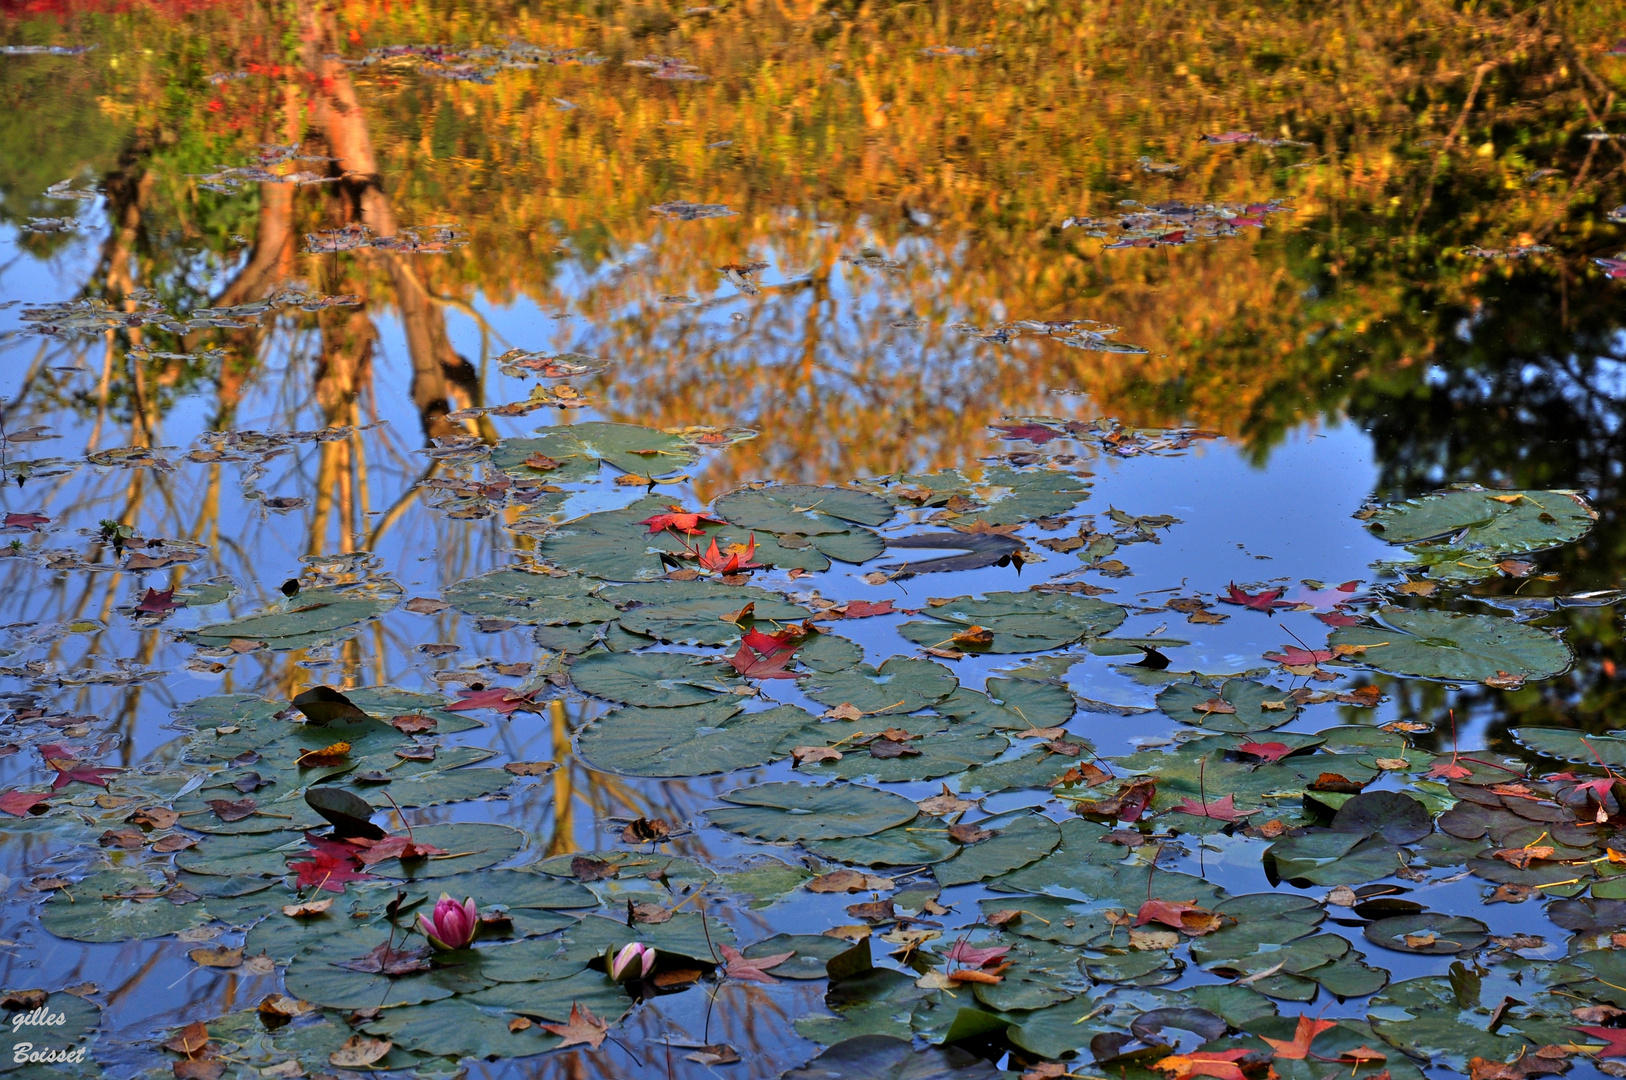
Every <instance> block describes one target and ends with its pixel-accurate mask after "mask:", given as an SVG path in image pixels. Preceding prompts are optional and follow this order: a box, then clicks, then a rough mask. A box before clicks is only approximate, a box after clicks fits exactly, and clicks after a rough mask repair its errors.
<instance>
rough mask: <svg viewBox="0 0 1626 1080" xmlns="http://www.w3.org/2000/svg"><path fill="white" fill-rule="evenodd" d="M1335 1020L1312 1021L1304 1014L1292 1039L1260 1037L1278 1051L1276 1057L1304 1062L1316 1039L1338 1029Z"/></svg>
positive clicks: (1300, 1015) (1300, 1017)
mask: <svg viewBox="0 0 1626 1080" xmlns="http://www.w3.org/2000/svg"><path fill="white" fill-rule="evenodd" d="M1337 1026H1338V1024H1337V1022H1336V1021H1333V1020H1312V1019H1310V1017H1308V1016H1305V1015H1304V1014H1303V1013H1300V1014H1299V1024H1298V1027H1297V1028H1296V1029H1295V1030H1294V1032H1293V1038H1292V1039H1271V1038H1267V1037H1265V1036H1263V1035H1261V1036H1259V1037H1260V1038H1261V1039H1264V1040H1265V1042H1267V1043H1269V1044H1270V1045H1271V1046H1273V1047H1274V1048H1275V1050H1276V1057H1277V1058H1280V1059H1283V1060H1287V1061H1303V1060H1304V1059H1305V1058H1307V1057H1309V1056H1310V1043H1311V1042H1313V1041H1314V1040H1315V1037H1316V1036H1317V1035H1319V1034H1321V1033H1322V1032H1323V1031H1326V1030H1328V1029H1330V1028H1335V1027H1337Z"/></svg>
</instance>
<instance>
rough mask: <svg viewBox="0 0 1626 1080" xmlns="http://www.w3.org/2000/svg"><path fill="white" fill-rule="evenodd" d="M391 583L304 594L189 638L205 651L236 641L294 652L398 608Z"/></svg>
mask: <svg viewBox="0 0 1626 1080" xmlns="http://www.w3.org/2000/svg"><path fill="white" fill-rule="evenodd" d="M401 596H402V590H401V587H400V586H399V585H396V584H395V583H394V582H382V583H374V584H370V585H369V586H368V587H366V588H362V587H357V586H331V587H323V588H313V589H303V590H301V591H300V592H299V593H297V594H295V595H294V596H291V597H289V598H288V599H286V600H284V601H283V602H282V603H280V604H277V605H276V606H274V607H273V608H271V610H269V611H266V612H263V613H261V614H258V615H249V616H246V617H244V618H241V619H233V620H232V621H230V622H224V623H214V624H212V625H209V626H200V627H198V629H196V630H194V631H192V632H191V634H190V635H189V636H190V637H191V638H193V639H194V640H196V641H198V642H200V643H202V644H205V645H224V644H226V643H227V642H229V641H232V640H234V639H237V638H244V639H247V640H249V641H263V642H265V643H266V644H267V646H269V647H270V648H272V649H298V648H303V647H305V646H307V645H310V644H312V643H314V642H316V641H317V640H319V639H322V638H326V637H330V636H332V635H334V634H337V633H338V632H339V631H342V630H347V629H349V628H351V627H353V626H355V625H356V624H357V623H361V622H365V621H366V620H368V619H373V618H377V617H378V616H379V615H382V614H383V613H384V612H386V611H388V610H390V609H391V608H393V607H394V606H395V605H396V604H397V603H399V602H400V600H401Z"/></svg>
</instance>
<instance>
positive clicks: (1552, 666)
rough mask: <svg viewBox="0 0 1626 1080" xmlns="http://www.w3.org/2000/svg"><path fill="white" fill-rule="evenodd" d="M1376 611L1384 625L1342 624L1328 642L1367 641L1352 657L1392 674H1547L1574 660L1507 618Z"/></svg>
mask: <svg viewBox="0 0 1626 1080" xmlns="http://www.w3.org/2000/svg"><path fill="white" fill-rule="evenodd" d="M1377 615H1378V617H1379V618H1380V619H1382V620H1383V625H1381V626H1364V625H1363V626H1346V627H1342V628H1340V629H1338V630H1334V631H1333V633H1332V636H1331V637H1330V638H1328V642H1329V644H1332V645H1364V646H1367V649H1366V651H1365V652H1363V653H1361V654H1360V656H1359V657H1358V658H1356V659H1358V660H1359V662H1360V663H1363V664H1365V665H1366V666H1368V667H1371V668H1375V669H1376V670H1378V671H1385V672H1388V673H1389V674H1391V675H1411V676H1415V677H1418V678H1425V679H1452V680H1460V681H1463V682H1483V681H1484V680H1486V679H1494V678H1497V677H1498V676H1500V675H1512V676H1516V677H1519V678H1524V679H1550V678H1552V677H1553V676H1555V675H1559V674H1562V673H1563V672H1565V671H1567V670H1568V669H1569V666H1570V663H1571V661H1572V660H1573V659H1574V657H1573V656H1572V655H1571V654H1570V649H1569V646H1568V645H1565V644H1564V643H1563V642H1562V641H1560V640H1559V639H1558V638H1556V637H1554V636H1553V635H1551V634H1549V633H1547V632H1546V631H1545V630H1540V629H1537V628H1536V627H1533V626H1526V625H1524V624H1523V623H1516V622H1513V621H1512V620H1510V619H1499V618H1496V617H1494V616H1490V615H1458V614H1454V613H1452V612H1448V611H1424V610H1418V611H1409V610H1406V609H1404V608H1392V607H1386V608H1381V609H1379V611H1378V612H1377Z"/></svg>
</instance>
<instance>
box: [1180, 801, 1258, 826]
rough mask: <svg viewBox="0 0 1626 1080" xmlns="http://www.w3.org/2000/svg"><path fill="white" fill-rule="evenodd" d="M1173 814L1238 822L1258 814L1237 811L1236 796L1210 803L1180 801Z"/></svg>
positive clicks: (1248, 811)
mask: <svg viewBox="0 0 1626 1080" xmlns="http://www.w3.org/2000/svg"><path fill="white" fill-rule="evenodd" d="M1174 810H1175V812H1177V813H1181V814H1190V815H1191V816H1192V817H1203V818H1213V819H1214V820H1215V821H1240V820H1241V819H1242V818H1245V817H1250V816H1252V815H1254V814H1257V813H1259V811H1258V810H1238V809H1237V808H1236V796H1234V795H1227V796H1225V797H1224V798H1223V799H1214V800H1212V801H1210V802H1199V801H1198V800H1196V799H1181V800H1180V804H1179V805H1178V806H1176V807H1174Z"/></svg>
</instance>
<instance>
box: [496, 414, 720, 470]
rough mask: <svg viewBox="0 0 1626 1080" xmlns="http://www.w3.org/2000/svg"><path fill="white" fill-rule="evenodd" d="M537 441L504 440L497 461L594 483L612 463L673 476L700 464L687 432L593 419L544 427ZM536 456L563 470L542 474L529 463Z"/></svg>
mask: <svg viewBox="0 0 1626 1080" xmlns="http://www.w3.org/2000/svg"><path fill="white" fill-rule="evenodd" d="M539 430H540V431H541V436H540V437H539V438H534V439H504V440H502V441H501V442H500V443H498V444H497V445H496V446H495V447H493V448H492V451H491V463H492V464H493V465H495V466H496V467H497V468H499V469H501V470H503V471H504V472H507V473H511V474H513V475H515V476H523V477H527V478H534V477H545V478H546V479H548V480H549V481H552V482H558V481H566V482H570V481H576V480H586V479H591V478H592V477H593V476H594V475H595V474H596V473H597V472H598V463H599V462H601V461H607V462H609V463H610V464H611V465H614V466H615V467H616V468H617V469H620V470H621V471H622V472H628V473H633V474H634V475H637V476H649V477H658V476H670V475H672V474H673V473H675V472H679V471H681V470H683V469H686V468H688V467H689V466H691V465H693V464H694V463H695V462H696V461H698V460H700V452H699V450H698V448H697V447H696V446H695V444H694V443H693V442H692V441H690V440H689V439H688V438H686V437H684V436H683V435H681V434H677V433H674V432H669V431H660V430H658V429H656V428H648V427H642V426H640V425H637V424H615V423H609V422H607V421H602V420H591V421H586V422H584V423H580V424H570V425H568V426H561V427H553V428H541V429H539ZM534 454H541V455H543V456H544V457H550V458H553V459H554V460H555V461H557V462H559V463H560V467H559V468H557V469H552V470H548V471H545V472H539V471H537V470H535V469H531V468H528V467H526V466H525V465H524V462H525V461H526V459H528V458H530V457H531V456H532V455H534Z"/></svg>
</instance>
